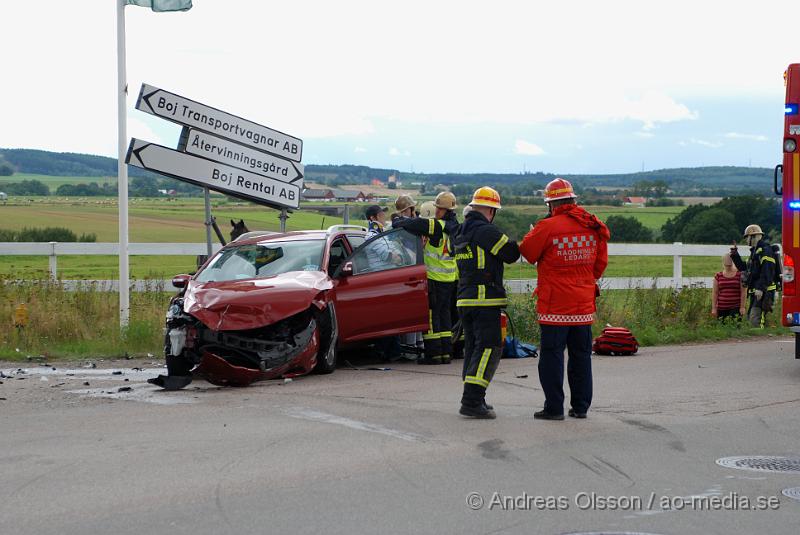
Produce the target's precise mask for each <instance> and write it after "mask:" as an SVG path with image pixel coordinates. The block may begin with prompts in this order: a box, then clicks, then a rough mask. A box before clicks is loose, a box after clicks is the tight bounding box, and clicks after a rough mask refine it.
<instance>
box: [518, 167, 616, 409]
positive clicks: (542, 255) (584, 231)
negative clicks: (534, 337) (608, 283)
mask: <svg viewBox="0 0 800 535" xmlns="http://www.w3.org/2000/svg"><path fill="white" fill-rule="evenodd" d="M576 197H577V196H576V195H575V192H574V190H573V189H572V184H570V183H569V182H568V181H566V180H564V179H561V178H557V179H555V180H553V181H552V182H550V183H549V184H548V185H547V187H546V188H545V192H544V201H545V203H547V207H548V210H549V214H548V215H547V217H545V218H544V219H542V220H541V221H539V222H538V223H536V225H535V226H534V227H533V229H531V231H530V232H529V233H528V234H527V235H526V236H525V238H524V239H523V240H522V243H521V244H520V247H519V249H520V253H521V254H522V256H523V257H524V258H525V259H526V260H527V261H528V262H530V263H531V264H537V270H538V277H539V279H538V284H537V287H536V291H535V292H534V296H536V298H537V303H536V312H537V315H538V321H539V325H540V327H541V332H542V335H541V349H540V354H539V381H540V382H541V383H542V390H544V395H545V402H544V409H543V410H541V411H539V412H537V413H535V414H534V418H536V419H540V420H563V419H564V349H565V348H566V349H567V351H568V353H569V363H568V364H567V379H568V381H569V387H570V405H571V406H572V408H571V409H570V411H569V415H570V416H572V417H574V418H586V412H587V411H588V410H589V406H590V405H591V403H592V361H591V356H592V323H593V322H594V312H595V298H596V296H597V294H598V286H597V279H599V278H600V277H601V276H602V275H603V272H604V271H605V269H606V266H607V265H608V247H607V242H608V239H609V237H610V233H609V231H608V227H606V226H605V225H604V224H603V223H602V222H601V221H600V220H599V219H597V217H596V216H594V215H592V214H590V213H589V212H587V211H586V210H584V209H583V208H581V207H580V206H578V205H577V204H575V199H576Z"/></svg>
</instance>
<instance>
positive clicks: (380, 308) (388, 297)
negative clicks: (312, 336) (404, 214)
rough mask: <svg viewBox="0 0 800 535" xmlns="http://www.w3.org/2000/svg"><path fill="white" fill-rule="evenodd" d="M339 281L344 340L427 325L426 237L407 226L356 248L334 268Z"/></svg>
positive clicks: (337, 299)
mask: <svg viewBox="0 0 800 535" xmlns="http://www.w3.org/2000/svg"><path fill="white" fill-rule="evenodd" d="M346 268H351V269H352V272H351V273H346V271H347V269H346ZM334 285H335V286H334V300H335V302H336V313H337V318H338V323H339V338H340V340H341V342H343V343H347V342H355V341H359V340H367V339H371V338H380V337H384V336H391V335H396V334H401V333H408V332H419V331H426V330H427V329H428V279H427V275H426V272H425V265H424V262H423V256H422V240H421V239H420V238H419V237H417V236H414V235H412V234H409V233H408V232H406V231H405V230H402V229H396V230H392V231H390V232H386V233H384V234H379V235H378V236H375V237H373V238H372V239H370V240H368V241H366V242H365V243H363V244H362V245H361V246H359V247H358V248H356V249H355V250H354V251H353V254H351V255H350V256H349V257H348V258H347V260H346V261H345V262H344V263H343V264H342V267H340V268H339V270H338V271H337V272H336V273H335V274H334Z"/></svg>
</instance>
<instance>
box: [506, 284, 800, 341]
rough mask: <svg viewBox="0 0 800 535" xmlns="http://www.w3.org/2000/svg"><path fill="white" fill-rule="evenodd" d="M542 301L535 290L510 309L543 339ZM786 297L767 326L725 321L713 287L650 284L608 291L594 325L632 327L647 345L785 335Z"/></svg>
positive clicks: (522, 328)
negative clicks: (715, 308)
mask: <svg viewBox="0 0 800 535" xmlns="http://www.w3.org/2000/svg"><path fill="white" fill-rule="evenodd" d="M535 308H536V303H535V300H534V299H532V298H531V297H530V296H523V295H513V296H511V298H510V299H509V309H508V311H509V314H510V315H511V318H512V320H513V322H514V326H515V328H516V332H517V335H518V336H519V337H520V338H521V339H523V340H528V341H534V342H537V341H538V340H539V324H538V323H537V321H536V312H535ZM779 311H780V301H779V302H778V303H777V310H776V311H773V312H772V313H771V314H770V315H769V317H768V322H767V324H768V325H769V327H767V328H766V329H758V328H753V327H750V325H749V324H747V323H746V322H745V323H738V322H727V323H721V322H719V321H718V320H717V319H715V318H713V317H711V290H708V289H705V288H687V289H684V290H682V291H680V292H676V291H674V290H670V289H654V288H644V289H637V290H617V291H613V292H603V293H602V294H601V295H600V297H599V298H598V300H597V316H596V321H595V323H594V326H593V327H592V331H593V334H594V336H597V335H599V334H600V332H601V331H602V330H603V327H605V326H606V325H613V326H615V327H627V328H629V329H630V330H631V332H633V334H634V336H636V338H637V340H638V341H639V344H640V345H642V346H657V345H672V344H682V343H686V342H709V341H716V340H728V339H740V338H748V337H753V336H785V335H788V334H790V333H789V331H788V330H787V329H786V328H784V327H782V326H781V325H780V320H779V316H778V314H779Z"/></svg>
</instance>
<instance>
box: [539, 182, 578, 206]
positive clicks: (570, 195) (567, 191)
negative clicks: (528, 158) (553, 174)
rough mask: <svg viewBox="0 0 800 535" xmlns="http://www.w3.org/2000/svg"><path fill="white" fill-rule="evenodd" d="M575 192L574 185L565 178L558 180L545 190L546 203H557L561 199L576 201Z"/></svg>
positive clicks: (548, 185)
mask: <svg viewBox="0 0 800 535" xmlns="http://www.w3.org/2000/svg"><path fill="white" fill-rule="evenodd" d="M576 197H577V195H575V190H573V189H572V184H570V183H569V181H568V180H564V179H563V178H556V179H555V180H551V181H550V183H549V184H547V187H545V188H544V202H550V201H557V200H559V199H574V198H576Z"/></svg>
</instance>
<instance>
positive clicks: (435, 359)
mask: <svg viewBox="0 0 800 535" xmlns="http://www.w3.org/2000/svg"><path fill="white" fill-rule="evenodd" d="M433 363H434V364H441V363H442V356H441V355H436V356H435V357H433Z"/></svg>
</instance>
